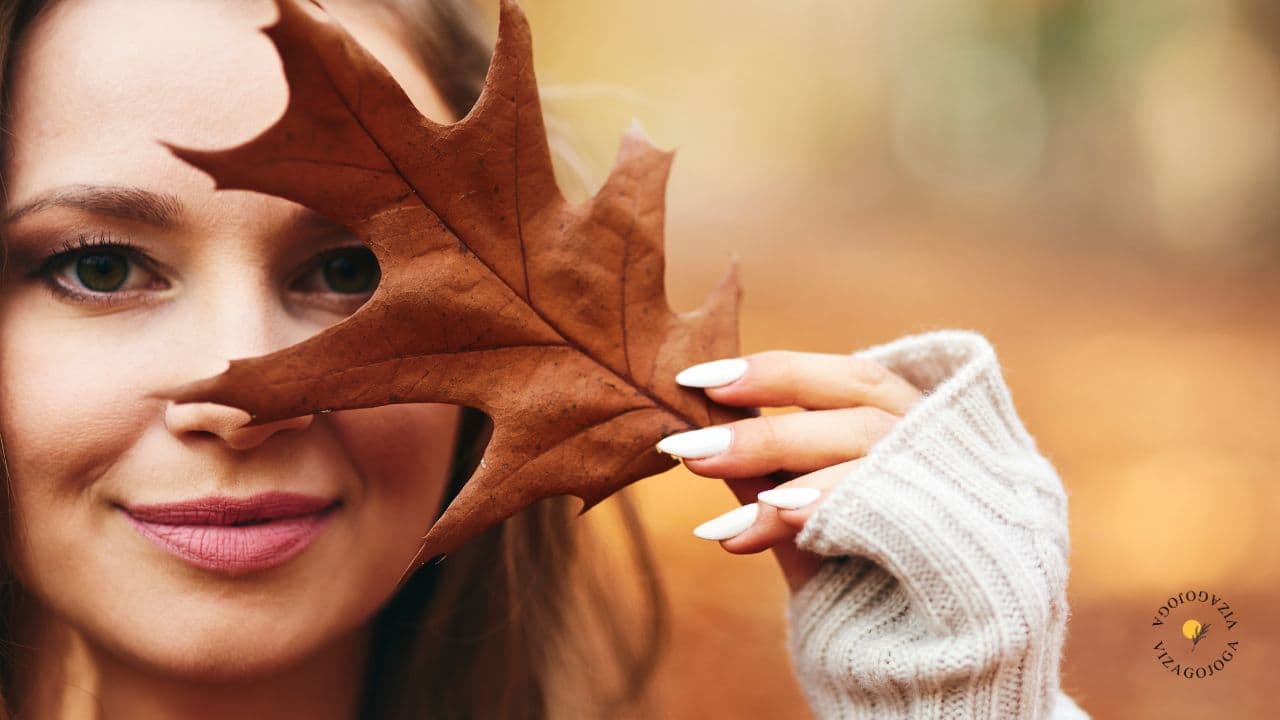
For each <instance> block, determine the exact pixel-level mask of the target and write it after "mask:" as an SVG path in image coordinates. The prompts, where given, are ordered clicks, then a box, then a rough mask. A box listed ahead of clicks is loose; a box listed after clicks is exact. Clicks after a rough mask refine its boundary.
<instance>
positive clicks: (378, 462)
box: [330, 403, 461, 540]
mask: <svg viewBox="0 0 1280 720" xmlns="http://www.w3.org/2000/svg"><path fill="white" fill-rule="evenodd" d="M460 414H461V408H459V407H458V406H456V405H445V404H439V403H421V404H419V403H415V404H402V405H387V406H383V407H376V408H363V409H359V410H348V411H344V412H341V413H335V414H333V415H331V416H330V417H331V418H333V421H334V429H335V432H336V433H337V435H338V437H339V439H340V442H341V443H342V445H343V447H344V448H345V450H346V452H347V454H348V456H349V457H350V459H351V462H352V464H353V465H354V466H355V469H356V472H357V474H358V475H359V477H360V479H361V481H362V485H363V487H362V488H361V493H362V499H361V505H362V506H363V507H361V508H358V511H359V512H361V513H362V514H365V515H366V517H364V518H363V519H364V520H365V521H366V522H368V521H372V522H371V524H367V525H366V526H365V527H368V528H372V529H373V531H374V532H387V533H396V534H399V535H404V536H411V537H412V538H413V539H414V540H419V539H421V537H422V535H423V534H425V533H426V531H427V529H429V528H430V527H431V523H433V522H434V521H435V515H436V511H437V509H438V508H439V505H440V502H441V500H442V498H443V496H444V491H445V486H446V484H447V482H448V474H449V469H450V466H451V463H452V459H453V447H454V442H455V440H456V437H457V429H458V420H459V417H460Z"/></svg>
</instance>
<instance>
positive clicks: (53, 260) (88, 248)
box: [27, 230, 153, 305]
mask: <svg viewBox="0 0 1280 720" xmlns="http://www.w3.org/2000/svg"><path fill="white" fill-rule="evenodd" d="M86 260H87V261H88V262H85V261H86ZM104 261H105V262H104ZM119 261H123V262H124V263H126V264H125V265H124V267H123V269H122V270H121V269H120V268H119V267H116V268H111V267H109V266H108V263H109V262H119ZM72 265H75V266H76V270H77V277H78V278H79V279H80V281H81V287H79V288H77V287H74V285H72V284H69V283H67V282H64V281H63V280H62V279H61V278H62V275H63V272H64V271H65V270H66V269H67V268H68V267H70V266H72ZM134 267H137V268H140V269H142V270H143V271H145V272H147V273H151V271H152V270H153V268H152V267H151V266H150V263H149V262H148V261H147V259H146V255H145V254H144V253H143V251H142V249H141V248H139V247H138V246H136V245H134V244H133V243H131V242H129V241H128V240H125V239H122V238H117V237H115V236H114V235H112V234H111V233H110V232H107V231H105V230H104V231H98V232H94V233H80V234H78V235H77V236H76V238H75V240H74V241H71V240H64V241H62V243H61V246H60V248H59V250H58V251H56V252H54V253H52V254H50V255H49V256H47V257H46V258H45V259H44V260H42V261H41V262H40V263H39V265H38V266H37V267H36V268H35V269H34V270H32V271H31V272H30V273H28V274H27V277H28V278H32V279H38V280H40V281H42V282H43V283H44V284H45V285H46V286H47V287H48V289H49V290H50V291H51V292H53V293H54V294H56V295H58V296H59V297H62V298H64V299H67V300H70V301H73V302H78V303H81V304H87V305H110V304H114V303H118V302H121V301H123V300H125V299H126V298H125V297H123V295H129V293H120V292H117V291H118V289H119V288H118V287H113V288H110V289H105V290H95V289H93V288H89V287H85V286H84V284H83V282H84V277H85V276H84V275H81V274H80V270H81V269H83V270H85V271H86V272H89V273H94V272H97V273H102V274H105V275H106V277H107V279H108V281H109V282H110V280H111V278H112V271H113V270H114V271H116V272H117V273H118V274H119V275H120V284H123V283H124V282H126V281H128V280H129V279H130V278H132V277H133V276H135V275H136V274H137V273H136V271H135V270H134V269H133V268H134ZM99 279H101V278H99ZM135 294H136V293H135Z"/></svg>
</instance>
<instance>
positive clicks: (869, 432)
mask: <svg viewBox="0 0 1280 720" xmlns="http://www.w3.org/2000/svg"><path fill="white" fill-rule="evenodd" d="M898 419H899V418H898V416H896V415H894V414H893V413H891V412H888V411H886V410H882V409H880V408H878V407H871V406H869V405H862V406H859V407H856V408H851V409H850V410H849V422H850V424H851V425H852V426H853V432H854V433H856V434H857V435H858V436H860V437H863V438H869V439H873V440H874V439H879V438H882V437H884V436H885V435H887V434H889V431H890V430H892V429H893V426H894V425H896V424H897V422H898Z"/></svg>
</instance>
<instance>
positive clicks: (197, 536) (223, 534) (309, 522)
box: [121, 492, 341, 575]
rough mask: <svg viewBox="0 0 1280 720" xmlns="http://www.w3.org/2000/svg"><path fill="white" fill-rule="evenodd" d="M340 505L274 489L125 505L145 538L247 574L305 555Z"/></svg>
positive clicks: (209, 565)
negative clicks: (239, 495)
mask: <svg viewBox="0 0 1280 720" xmlns="http://www.w3.org/2000/svg"><path fill="white" fill-rule="evenodd" d="M340 504H341V503H340V501H338V500H334V499H329V498H322V497H316V496H312V495H302V494H298V493H285V492H269V493H263V494H261V495H254V496H252V497H247V498H236V497H225V496H223V497H205V498H196V499H194V500H186V501H182V502H175V503H152V504H146V505H130V506H121V510H123V511H124V513H125V515H126V517H127V519H128V520H129V522H130V524H132V525H133V527H134V528H135V529H136V530H137V531H138V532H139V533H140V534H141V535H142V536H143V537H145V538H147V539H148V540H150V541H151V542H152V543H154V544H155V545H157V546H159V547H160V548H162V549H164V550H166V551H168V552H169V553H171V554H173V555H176V556H178V557H179V558H181V559H183V560H185V561H187V562H188V563H190V564H192V565H195V566H197V567H200V568H204V569H206V570H212V571H215V572H219V573H224V574H229V575H241V574H244V573H248V572H254V571H258V570H265V569H268V568H271V567H275V566H277V565H281V564H283V563H285V562H287V561H289V560H290V559H292V558H293V557H295V556H297V555H298V554H300V553H301V552H302V551H303V550H305V549H306V548H307V547H308V546H309V545H310V544H311V543H312V542H313V541H314V540H315V539H316V538H317V537H319V535H320V534H321V533H322V532H323V530H324V529H325V528H326V527H327V526H328V524H329V521H330V520H331V519H332V517H333V515H334V514H335V511H336V510H337V508H338V507H339V506H340Z"/></svg>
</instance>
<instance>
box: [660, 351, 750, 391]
mask: <svg viewBox="0 0 1280 720" xmlns="http://www.w3.org/2000/svg"><path fill="white" fill-rule="evenodd" d="M746 371H747V361H746V360H745V359H743V358H726V359H724V360H712V361H711V362H704V363H701V364H698V365H691V366H689V367H687V368H685V369H684V370H681V371H680V372H679V373H677V374H676V383H677V384H679V385H684V386H685V387H699V388H707V387H719V386H720V385H728V384H729V383H731V382H733V381H734V380H737V379H738V378H740V377H742V374H743V373H745V372H746Z"/></svg>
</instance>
